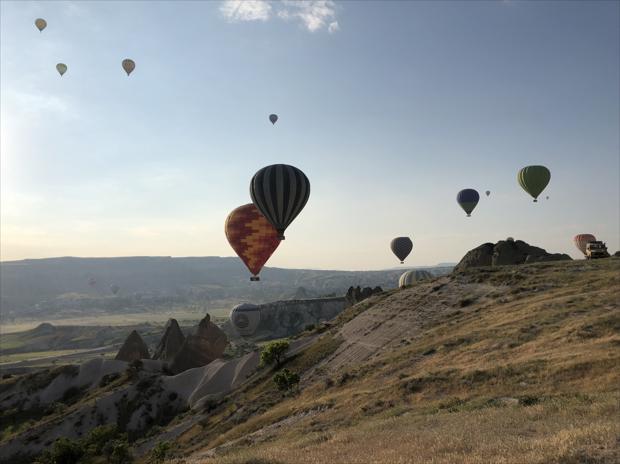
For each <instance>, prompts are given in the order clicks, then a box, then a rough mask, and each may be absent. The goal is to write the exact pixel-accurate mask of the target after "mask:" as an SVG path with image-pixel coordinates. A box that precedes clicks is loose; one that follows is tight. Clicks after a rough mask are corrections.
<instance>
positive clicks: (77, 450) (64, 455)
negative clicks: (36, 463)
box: [41, 437, 85, 464]
mask: <svg viewBox="0 0 620 464" xmlns="http://www.w3.org/2000/svg"><path fill="white" fill-rule="evenodd" d="M84 454H85V450H84V446H83V445H82V444H81V443H80V442H79V441H74V440H69V439H68V438H64V437H63V438H59V439H58V440H56V441H55V442H54V444H53V445H52V450H51V451H50V453H49V455H47V456H46V458H47V459H48V460H47V461H45V460H44V461H41V462H46V463H50V464H77V463H78V462H79V461H80V459H81V458H82V456H84Z"/></svg>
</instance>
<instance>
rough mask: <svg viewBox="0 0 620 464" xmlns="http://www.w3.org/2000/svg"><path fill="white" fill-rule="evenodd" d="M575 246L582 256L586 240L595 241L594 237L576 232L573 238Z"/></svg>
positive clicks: (584, 251) (584, 252)
mask: <svg viewBox="0 0 620 464" xmlns="http://www.w3.org/2000/svg"><path fill="white" fill-rule="evenodd" d="M573 242H574V243H575V246H576V247H577V248H578V249H579V251H581V252H582V253H583V254H584V256H585V254H586V245H587V244H588V242H596V237H595V236H594V235H592V234H578V235H575V237H574V238H573Z"/></svg>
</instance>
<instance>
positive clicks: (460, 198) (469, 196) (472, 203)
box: [456, 189, 480, 217]
mask: <svg viewBox="0 0 620 464" xmlns="http://www.w3.org/2000/svg"><path fill="white" fill-rule="evenodd" d="M456 201H457V203H458V204H459V205H460V206H461V208H463V211H465V212H466V213H467V217H469V216H471V212H472V211H473V210H474V208H475V207H476V205H477V204H478V202H479V201H480V195H479V194H478V192H477V191H475V190H474V189H464V190H461V191H460V192H459V193H458V194H457V195H456Z"/></svg>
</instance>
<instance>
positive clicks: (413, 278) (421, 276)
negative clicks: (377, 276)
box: [398, 270, 431, 288]
mask: <svg viewBox="0 0 620 464" xmlns="http://www.w3.org/2000/svg"><path fill="white" fill-rule="evenodd" d="M429 275H430V274H429V273H428V272H426V271H416V270H412V271H407V272H405V273H403V274H402V275H401V276H400V278H399V279H398V286H399V287H400V288H404V287H408V286H409V285H413V284H415V283H416V282H420V281H422V280H428V279H430V278H431V277H429Z"/></svg>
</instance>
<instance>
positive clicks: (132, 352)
mask: <svg viewBox="0 0 620 464" xmlns="http://www.w3.org/2000/svg"><path fill="white" fill-rule="evenodd" d="M114 359H118V360H120V361H127V362H132V361H136V360H138V359H150V355H149V349H148V347H147V346H146V343H144V340H142V337H141V336H140V334H138V332H136V331H135V330H132V331H131V333H130V334H129V336H128V337H127V338H126V339H125V342H124V343H123V346H121V349H120V350H118V354H117V355H116V358H114Z"/></svg>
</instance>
